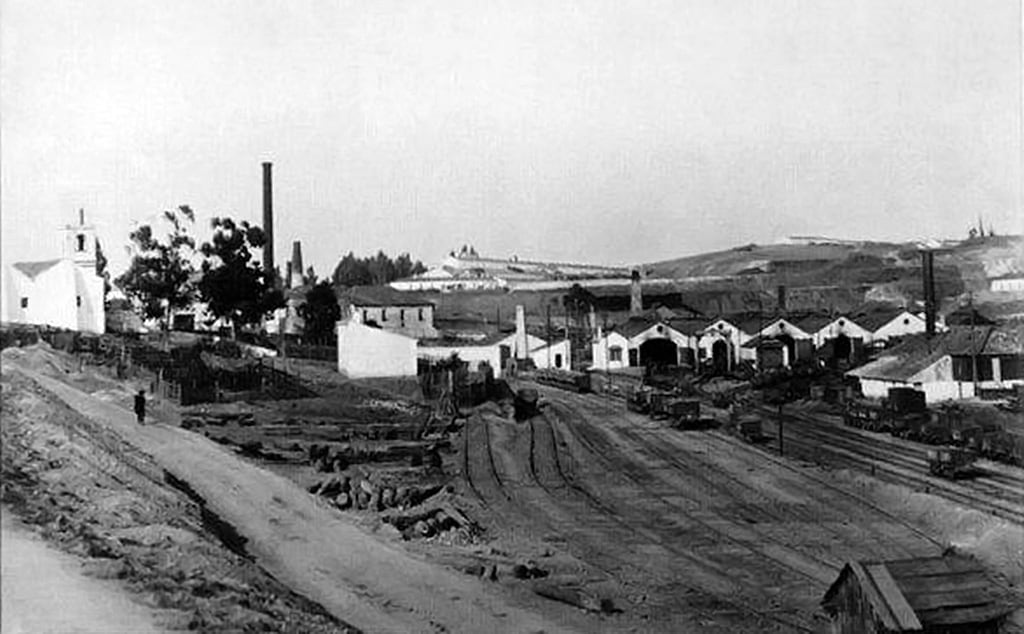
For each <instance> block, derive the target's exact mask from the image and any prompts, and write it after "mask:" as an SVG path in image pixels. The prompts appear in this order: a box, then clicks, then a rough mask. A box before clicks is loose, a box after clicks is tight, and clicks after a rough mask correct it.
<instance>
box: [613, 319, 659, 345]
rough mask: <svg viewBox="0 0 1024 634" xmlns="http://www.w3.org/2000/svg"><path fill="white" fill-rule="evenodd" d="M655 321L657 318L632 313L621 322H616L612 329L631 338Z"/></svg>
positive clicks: (655, 322)
mask: <svg viewBox="0 0 1024 634" xmlns="http://www.w3.org/2000/svg"><path fill="white" fill-rule="evenodd" d="M657 323H658V320H657V319H653V318H651V317H646V316H643V315H634V316H632V317H630V318H629V319H627V320H626V321H624V322H622V323H621V324H616V325H615V326H614V330H615V332H617V333H619V334H621V335H622V336H624V337H626V338H627V339H632V338H633V337H635V336H637V335H639V334H640V333H642V332H643V331H645V330H647V329H648V328H650V327H651V326H653V325H655V324H657Z"/></svg>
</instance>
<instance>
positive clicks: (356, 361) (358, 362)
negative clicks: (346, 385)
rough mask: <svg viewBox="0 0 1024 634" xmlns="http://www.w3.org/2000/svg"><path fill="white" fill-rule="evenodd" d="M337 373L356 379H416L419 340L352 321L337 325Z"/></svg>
mask: <svg viewBox="0 0 1024 634" xmlns="http://www.w3.org/2000/svg"><path fill="white" fill-rule="evenodd" d="M338 371H339V372H341V373H342V374H344V375H345V376H347V377H349V378H353V379H360V378H390V377H415V376H416V372H417V362H416V340H415V339H412V338H410V337H406V336H404V335H400V334H396V333H392V332H388V331H386V330H383V329H381V328H374V327H373V326H367V325H364V324H362V323H359V322H358V321H356V320H353V319H349V320H347V321H341V322H338Z"/></svg>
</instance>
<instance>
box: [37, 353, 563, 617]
mask: <svg viewBox="0 0 1024 634" xmlns="http://www.w3.org/2000/svg"><path fill="white" fill-rule="evenodd" d="M18 369H19V371H21V372H23V373H24V374H25V375H26V376H27V377H29V378H31V379H32V380H34V381H35V382H36V383H37V384H39V385H40V386H42V387H43V388H44V389H46V390H47V391H49V392H51V393H53V394H54V395H56V396H57V397H59V398H60V399H61V400H62V401H64V402H65V403H67V404H68V405H69V406H70V407H72V408H73V409H75V410H77V411H79V412H80V413H82V414H83V415H84V416H86V417H88V418H91V419H93V420H96V421H101V422H103V423H104V424H105V425H108V426H109V427H110V428H111V429H114V430H116V431H117V432H118V433H119V434H121V435H122V436H123V437H124V438H125V439H126V440H127V441H128V442H130V443H131V444H133V445H135V446H137V447H139V448H140V449H142V450H143V451H146V452H147V453H149V454H151V455H152V456H153V457H154V459H156V460H157V461H158V462H159V463H160V464H162V465H163V467H164V468H165V469H166V470H167V471H168V472H170V473H171V474H173V475H174V476H175V477H177V478H179V479H181V480H183V481H185V482H187V483H188V485H189V486H190V487H191V488H192V489H193V490H194V491H195V493H196V494H198V496H200V497H201V498H203V500H204V501H205V503H206V505H207V507H208V508H209V509H210V510H211V511H212V512H213V513H215V514H216V515H218V516H219V517H220V518H222V519H223V520H225V521H226V522H228V523H229V524H231V525H232V526H233V527H234V528H235V530H237V531H238V533H239V534H240V535H241V536H242V537H243V538H245V540H246V543H245V549H246V551H247V552H248V553H249V554H250V555H252V556H254V557H255V558H256V560H257V561H258V562H259V563H260V564H261V565H262V566H263V567H264V568H265V569H266V570H267V571H268V572H270V573H271V574H272V575H274V576H275V577H277V578H278V579H280V580H281V582H283V583H284V584H286V585H288V586H289V587H291V588H293V589H294V590H295V591H296V592H299V593H300V594H303V595H305V596H307V597H309V598H310V599H312V600H314V601H317V602H318V603H320V604H321V605H323V606H324V607H325V608H326V609H327V610H328V611H330V612H331V613H332V614H335V615H336V616H338V617H339V618H341V619H344V620H345V621H347V622H349V623H352V624H353V625H355V626H357V627H360V628H362V629H364V630H366V631H371V632H499V631H500V632H542V631H543V632H554V631H562V630H565V629H567V628H566V627H564V626H563V625H562V624H555V623H552V622H550V621H548V620H545V619H544V618H543V617H540V616H538V615H536V614H533V613H531V612H529V611H527V610H524V609H520V608H517V607H514V606H510V605H508V604H507V602H505V601H504V600H503V599H502V598H500V597H498V596H495V594H493V593H491V592H489V591H488V590H487V589H486V588H485V586H483V585H482V584H481V583H480V582H479V581H478V580H476V579H473V578H469V577H464V576H461V575H458V574H456V573H454V572H451V571H449V570H446V569H444V568H441V567H439V566H436V565H432V564H429V563H427V562H425V561H422V560H419V559H415V558H413V557H412V556H410V555H409V554H408V553H406V552H405V551H403V550H401V549H399V548H397V547H394V546H391V545H389V544H386V543H383V542H381V541H379V540H377V539H374V538H373V537H371V536H369V535H367V534H365V533H363V532H362V531H360V530H359V529H357V528H356V527H354V526H352V525H351V524H348V523H347V522H345V521H344V520H343V519H342V518H341V517H340V516H338V515H337V514H336V512H334V511H332V510H330V509H327V508H324V507H322V506H319V505H317V504H316V502H315V501H314V499H313V498H312V497H311V496H309V495H308V494H307V493H306V492H305V491H303V490H301V489H300V488H298V487H297V486H295V485H294V484H293V483H291V482H289V481H288V480H285V479H284V478H282V477H279V476H276V475H274V474H272V473H270V472H268V471H265V470H263V469H260V468H258V467H256V466H253V465H251V464H249V463H246V462H244V461H242V460H240V459H238V458H236V457H235V456H233V455H231V454H229V453H227V452H225V451H224V450H223V449H221V448H220V447H218V446H217V445H215V444H214V443H212V442H211V441H209V440H207V439H206V438H203V437H201V436H197V435H195V434H193V433H190V432H187V431H185V430H182V429H179V428H171V427H166V426H163V425H147V426H144V427H139V426H138V425H137V424H136V423H135V420H134V416H133V415H132V414H131V413H130V412H129V411H127V410H125V409H123V408H121V407H119V406H117V405H114V404H111V403H108V402H104V401H101V400H99V399H96V398H94V397H92V396H90V395H88V394H86V393H84V392H81V391H79V390H77V389H75V388H72V387H69V386H68V385H65V384H63V383H61V382H59V381H57V380H55V379H52V378H49V377H46V376H44V375H42V374H40V373H38V372H34V371H32V370H30V369H27V368H20V367H19V368H18Z"/></svg>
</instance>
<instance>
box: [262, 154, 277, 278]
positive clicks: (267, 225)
mask: <svg viewBox="0 0 1024 634" xmlns="http://www.w3.org/2000/svg"><path fill="white" fill-rule="evenodd" d="M272 166H273V164H272V163H264V164H263V232H264V233H265V234H266V235H267V243H266V244H265V245H263V270H264V271H265V272H266V274H267V275H273V274H274V186H273V182H272V177H271V174H270V169H271V167H272Z"/></svg>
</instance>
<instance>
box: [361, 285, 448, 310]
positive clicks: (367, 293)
mask: <svg viewBox="0 0 1024 634" xmlns="http://www.w3.org/2000/svg"><path fill="white" fill-rule="evenodd" d="M342 297H344V298H346V299H347V300H348V301H349V302H350V303H351V304H352V305H353V306H433V305H434V302H433V301H431V300H430V299H428V298H427V296H425V295H421V294H420V293H414V292H412V291H399V290H395V289H393V288H391V287H390V286H353V287H352V288H350V289H348V290H347V291H343V292H342Z"/></svg>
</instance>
